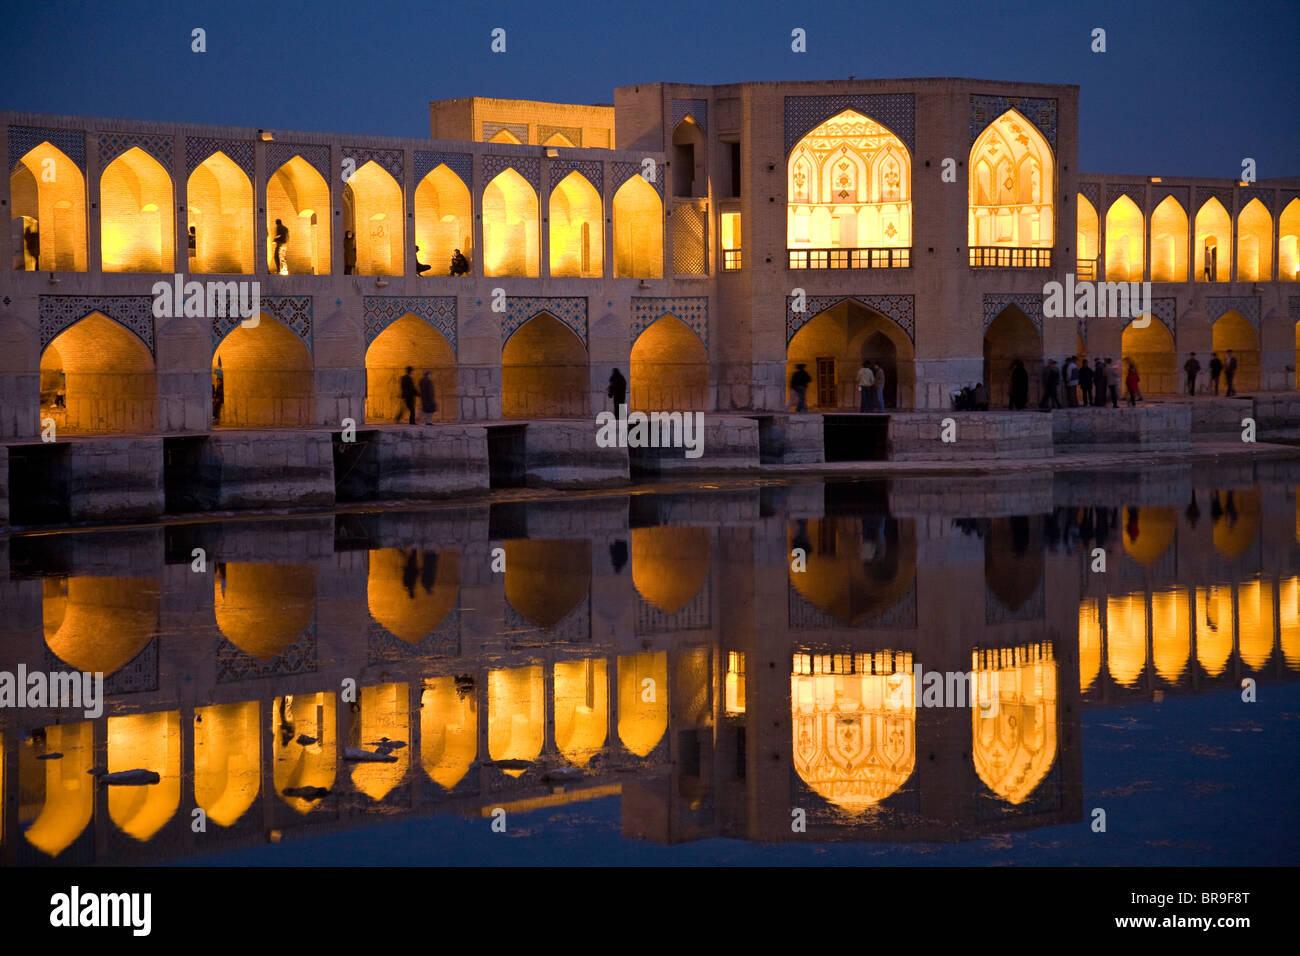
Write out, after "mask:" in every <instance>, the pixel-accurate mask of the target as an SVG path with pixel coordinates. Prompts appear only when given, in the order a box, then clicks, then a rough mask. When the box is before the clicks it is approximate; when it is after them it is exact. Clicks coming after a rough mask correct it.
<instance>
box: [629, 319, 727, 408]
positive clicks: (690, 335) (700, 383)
mask: <svg viewBox="0 0 1300 956" xmlns="http://www.w3.org/2000/svg"><path fill="white" fill-rule="evenodd" d="M631 373H632V375H631V380H630V382H629V385H630V386H631V392H632V394H631V397H630V399H631V406H632V408H639V409H642V410H644V411H651V410H653V411H674V410H680V411H704V410H706V409H707V408H708V407H709V353H708V350H707V349H705V348H704V343H703V342H701V341H700V339H699V336H697V335H696V334H695V333H694V332H692V331H691V330H690V329H689V328H688V327H687V326H686V324H685V323H684V322H682V321H680V320H679V319H678V318H677V317H676V316H675V315H672V314H665V315H662V316H660V317H659V318H658V319H656V320H655V321H654V322H652V323H651V324H650V325H649V326H648V327H647V328H646V329H645V331H643V332H642V333H641V334H640V335H638V336H637V339H636V343H635V344H634V345H633V346H632V358H631Z"/></svg>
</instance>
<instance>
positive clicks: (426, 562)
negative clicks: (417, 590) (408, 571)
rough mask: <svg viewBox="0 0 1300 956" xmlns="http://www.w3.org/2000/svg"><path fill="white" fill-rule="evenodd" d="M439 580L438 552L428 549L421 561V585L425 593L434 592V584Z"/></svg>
mask: <svg viewBox="0 0 1300 956" xmlns="http://www.w3.org/2000/svg"><path fill="white" fill-rule="evenodd" d="M437 580H438V552H437V551H426V552H424V555H423V560H422V561H421V562H420V587H422V588H424V593H425V594H432V593H433V585H434V584H435V583H436V582H437Z"/></svg>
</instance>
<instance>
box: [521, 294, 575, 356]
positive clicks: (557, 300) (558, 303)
mask: <svg viewBox="0 0 1300 956" xmlns="http://www.w3.org/2000/svg"><path fill="white" fill-rule="evenodd" d="M541 312H546V313H549V314H550V315H553V316H555V318H557V319H559V320H560V321H561V322H563V323H564V324H565V325H567V326H568V327H569V328H571V329H573V331H574V332H575V333H576V334H577V336H578V338H580V339H581V340H582V344H583V345H586V344H587V300H586V298H580V297H577V296H518V295H510V296H506V315H505V319H504V320H503V321H502V323H501V344H502V346H504V345H505V344H506V342H507V341H509V339H510V336H512V335H514V334H515V333H516V332H518V331H519V327H520V326H521V325H523V324H524V323H525V322H527V321H528V320H529V319H531V318H533V317H534V316H535V315H537V314H538V313H541Z"/></svg>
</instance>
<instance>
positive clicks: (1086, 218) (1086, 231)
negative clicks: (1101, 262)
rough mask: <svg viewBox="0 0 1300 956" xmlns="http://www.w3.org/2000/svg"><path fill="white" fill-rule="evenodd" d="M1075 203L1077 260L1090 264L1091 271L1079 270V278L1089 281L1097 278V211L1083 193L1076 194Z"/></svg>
mask: <svg viewBox="0 0 1300 956" xmlns="http://www.w3.org/2000/svg"><path fill="white" fill-rule="evenodd" d="M1077 202H1078V204H1079V205H1078V212H1077V216H1078V219H1079V224H1078V233H1077V236H1076V241H1077V242H1078V244H1079V245H1078V248H1079V253H1078V258H1079V261H1080V262H1087V263H1090V269H1091V272H1085V271H1084V270H1083V269H1080V270H1079V271H1080V275H1079V278H1080V279H1085V280H1091V279H1095V278H1096V277H1097V276H1096V262H1097V252H1098V246H1097V210H1096V208H1095V207H1094V206H1093V205H1092V203H1090V202H1089V201H1088V197H1087V196H1085V195H1084V194H1083V193H1079V194H1078V198H1077Z"/></svg>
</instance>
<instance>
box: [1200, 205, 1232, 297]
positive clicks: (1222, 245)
mask: <svg viewBox="0 0 1300 956" xmlns="http://www.w3.org/2000/svg"><path fill="white" fill-rule="evenodd" d="M1231 239H1232V221H1231V220H1230V219H1229V218H1228V210H1226V209H1224V208H1223V203H1221V202H1219V200H1217V199H1215V198H1214V197H1213V196H1211V197H1210V198H1209V199H1207V200H1206V201H1205V203H1204V205H1202V206H1201V208H1200V210H1199V211H1198V212H1197V213H1196V247H1195V250H1196V281H1197V282H1227V281H1228V279H1229V277H1230V276H1231V275H1232V244H1231ZM1207 269H1208V272H1207Z"/></svg>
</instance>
